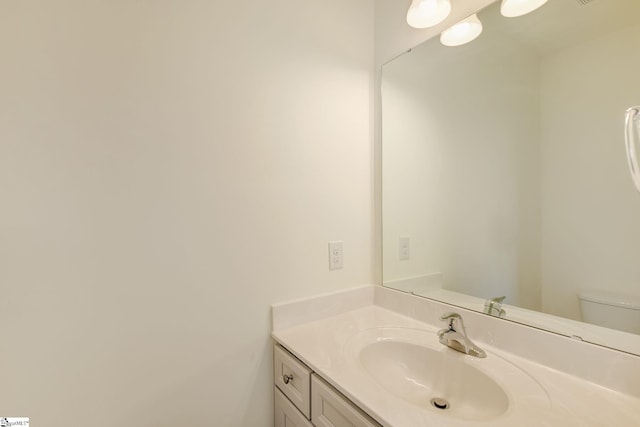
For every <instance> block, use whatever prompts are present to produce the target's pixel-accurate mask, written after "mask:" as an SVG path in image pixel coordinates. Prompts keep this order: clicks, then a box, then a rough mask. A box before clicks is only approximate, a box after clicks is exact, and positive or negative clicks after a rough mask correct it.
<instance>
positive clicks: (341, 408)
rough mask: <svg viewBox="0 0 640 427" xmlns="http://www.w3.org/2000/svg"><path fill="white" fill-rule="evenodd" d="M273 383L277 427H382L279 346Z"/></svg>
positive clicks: (276, 350)
mask: <svg viewBox="0 0 640 427" xmlns="http://www.w3.org/2000/svg"><path fill="white" fill-rule="evenodd" d="M273 382H274V385H275V387H274V390H273V393H274V413H275V415H274V416H275V427H312V426H315V427H381V426H380V424H378V423H377V422H376V421H374V420H373V419H372V418H371V417H369V416H368V415H367V414H365V413H364V412H363V411H362V410H361V409H360V408H358V407H357V406H356V405H354V404H353V403H352V402H351V401H350V400H349V399H347V398H346V397H344V396H343V395H342V394H341V393H340V392H339V391H337V390H336V389H335V388H333V387H332V386H331V385H330V384H328V383H327V382H326V381H325V380H323V379H322V377H320V376H319V375H318V374H316V373H314V372H313V371H312V370H311V369H309V368H308V367H307V366H306V365H305V364H304V363H302V362H301V361H300V360H298V359H297V358H296V357H295V356H294V355H292V354H291V353H289V352H288V351H287V350H286V349H285V348H284V347H282V346H280V345H278V344H275V345H274V347H273Z"/></svg>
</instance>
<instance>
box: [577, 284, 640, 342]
mask: <svg viewBox="0 0 640 427" xmlns="http://www.w3.org/2000/svg"><path fill="white" fill-rule="evenodd" d="M578 298H579V299H580V311H581V313H582V320H583V321H584V322H586V323H590V324H592V325H599V326H604V327H607V328H613V329H618V330H620V331H626V332H631V333H632V334H640V299H639V298H633V297H630V296H622V295H613V294H607V293H604V292H580V294H578Z"/></svg>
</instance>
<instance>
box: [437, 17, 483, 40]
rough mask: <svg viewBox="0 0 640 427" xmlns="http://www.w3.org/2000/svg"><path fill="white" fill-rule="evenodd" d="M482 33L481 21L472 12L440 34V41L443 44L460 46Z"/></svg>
mask: <svg viewBox="0 0 640 427" xmlns="http://www.w3.org/2000/svg"><path fill="white" fill-rule="evenodd" d="M481 33H482V22H480V20H479V19H478V16H477V15H475V14H473V15H471V16H470V17H468V18H467V19H465V20H463V21H460V22H458V23H457V24H455V25H454V26H452V27H451V28H449V29H447V30H445V31H443V32H442V34H440V43H442V44H443V45H445V46H460V45H463V44H465V43H469V42H470V41H472V40H475V39H476V38H477V37H478V36H479V35H480V34H481Z"/></svg>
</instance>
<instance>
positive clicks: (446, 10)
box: [407, 0, 451, 28]
mask: <svg viewBox="0 0 640 427" xmlns="http://www.w3.org/2000/svg"><path fill="white" fill-rule="evenodd" d="M450 13H451V2H450V1H449V0H413V1H412V2H411V6H409V10H408V11H407V24H409V25H410V26H412V27H413V28H429V27H433V26H434V25H438V24H439V23H441V22H442V21H444V20H445V19H446V18H447V16H449V14H450Z"/></svg>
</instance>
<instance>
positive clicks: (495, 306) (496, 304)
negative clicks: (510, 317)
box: [484, 296, 507, 317]
mask: <svg viewBox="0 0 640 427" xmlns="http://www.w3.org/2000/svg"><path fill="white" fill-rule="evenodd" d="M505 298H507V297H506V296H502V297H495V298H491V299H489V300H487V301H486V302H485V303H484V312H485V313H487V314H488V315H490V316H496V317H504V316H505V315H506V314H507V312H506V311H504V309H503V308H502V301H504V300H505Z"/></svg>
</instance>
